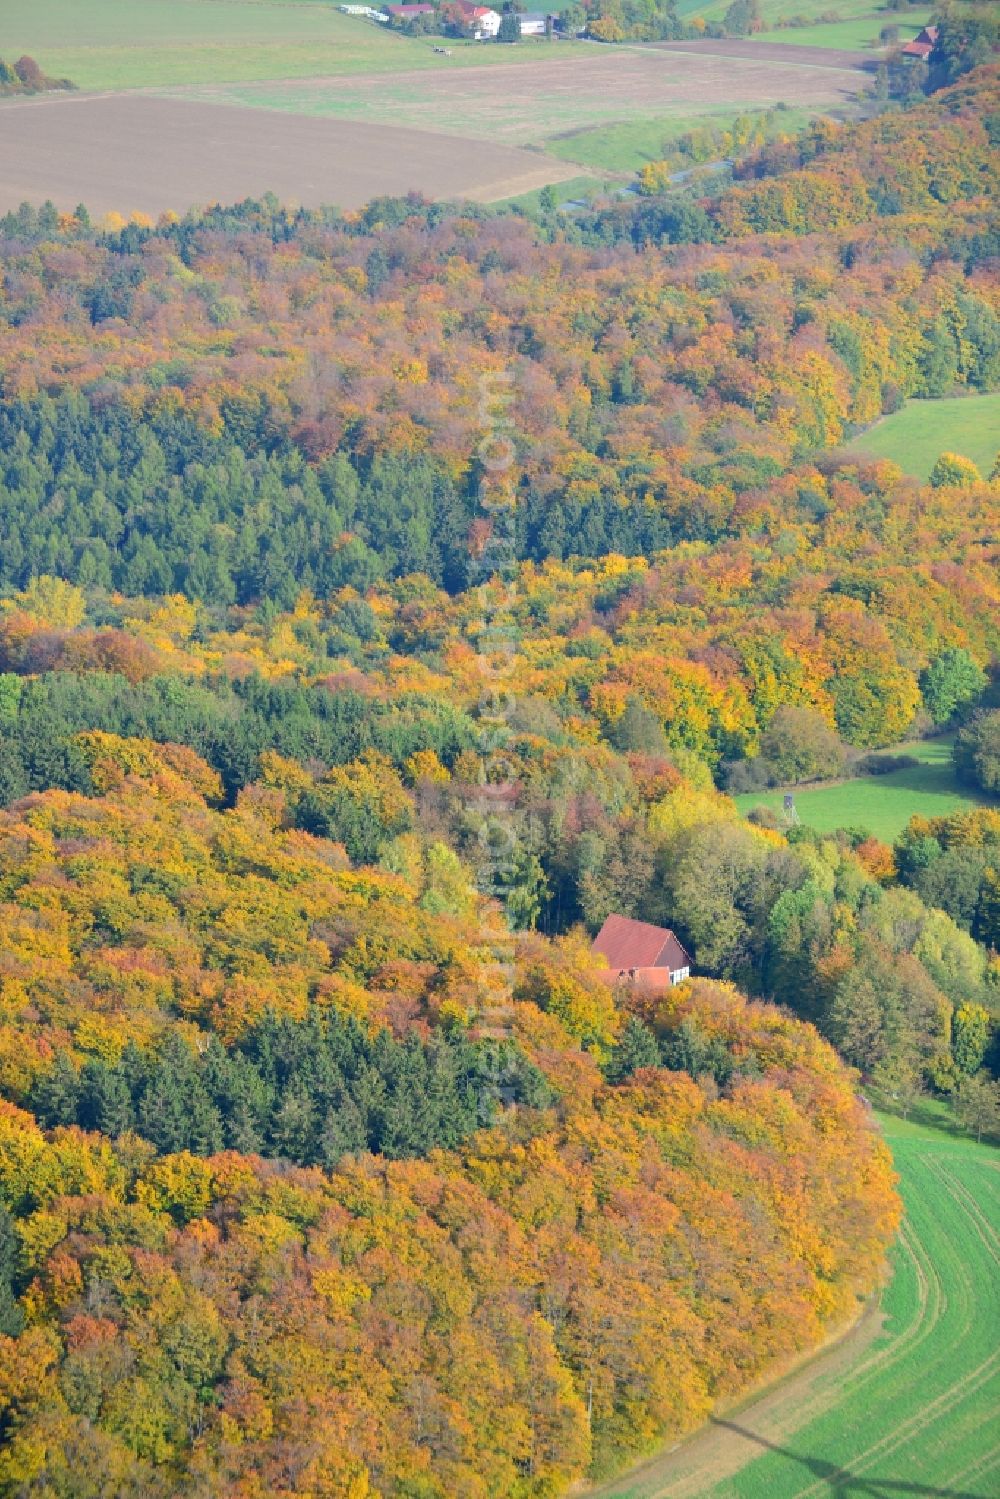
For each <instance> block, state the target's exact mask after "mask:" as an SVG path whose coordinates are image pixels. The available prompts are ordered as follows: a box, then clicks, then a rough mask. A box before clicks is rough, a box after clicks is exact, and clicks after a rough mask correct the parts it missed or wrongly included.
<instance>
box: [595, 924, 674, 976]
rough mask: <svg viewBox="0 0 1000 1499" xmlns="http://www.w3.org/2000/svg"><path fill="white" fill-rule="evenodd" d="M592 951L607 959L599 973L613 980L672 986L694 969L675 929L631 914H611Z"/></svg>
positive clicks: (596, 938)
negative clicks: (674, 931) (653, 924)
mask: <svg viewBox="0 0 1000 1499" xmlns="http://www.w3.org/2000/svg"><path fill="white" fill-rule="evenodd" d="M591 951H592V952H594V953H595V954H596V955H597V956H598V957H601V958H603V959H604V962H605V963H606V965H607V966H606V968H605V969H604V970H603V971H602V972H601V974H600V977H601V978H603V979H605V980H606V982H608V983H610V984H615V983H618V982H619V981H623V982H629V983H635V984H642V985H644V986H646V987H647V988H651V989H669V988H672V987H673V985H674V984H679V983H681V982H682V981H683V980H684V979H686V978H687V977H688V975H689V974H690V972H691V958H690V956H689V954H688V953H687V951H686V950H685V948H684V945H683V943H682V942H680V940H679V939H678V938H677V937H675V936H674V933H673V932H671V931H669V930H668V929H667V928H666V927H662V926H652V925H651V924H650V922H648V921H634V920H633V919H632V917H631V916H609V917H608V919H607V921H606V922H605V923H604V925H603V926H602V927H601V930H600V931H599V932H598V934H597V936H596V937H595V938H594V941H593V944H592V947H591Z"/></svg>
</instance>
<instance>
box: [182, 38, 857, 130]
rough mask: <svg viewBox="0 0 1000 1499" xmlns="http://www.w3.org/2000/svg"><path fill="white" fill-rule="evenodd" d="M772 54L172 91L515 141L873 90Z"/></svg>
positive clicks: (668, 56) (565, 58) (662, 52)
mask: <svg viewBox="0 0 1000 1499" xmlns="http://www.w3.org/2000/svg"><path fill="white" fill-rule="evenodd" d="M694 45H695V46H702V45H703V44H701V43H696V44H694ZM711 45H712V46H714V45H715V44H714V43H713V44H711ZM704 46H705V47H708V46H709V44H708V43H705V44H704ZM767 50H768V51H769V52H770V51H773V52H774V53H775V54H776V56H775V58H773V59H772V58H771V57H770V56H767V57H765V56H758V55H756V54H755V55H754V56H752V57H751V56H747V57H743V56H738V55H733V56H728V55H725V54H722V53H716V52H708V51H706V52H703V53H702V52H693V51H690V50H676V49H675V48H673V47H671V48H669V49H667V48H661V47H658V46H649V47H645V46H642V47H640V46H635V47H618V48H614V49H610V48H605V47H599V46H597V45H594V46H593V47H592V48H590V49H589V50H588V52H587V53H586V54H585V55H581V54H580V52H579V51H577V52H575V53H568V52H567V53H561V52H560V51H559V50H558V49H557V50H556V54H555V55H554V56H553V58H552V60H551V61H538V62H536V63H535V64H534V65H533V66H532V67H530V68H526V67H524V66H522V65H517V64H512V65H494V66H493V67H491V68H489V69H488V70H487V69H474V68H454V69H453V68H449V67H447V66H445V67H443V68H442V69H441V71H440V72H436V73H425V72H403V73H397V74H395V75H394V76H393V77H392V78H386V77H384V76H376V75H369V76H365V75H363V74H361V75H359V74H356V75H354V76H351V77H342V78H313V79H288V80H285V81H281V82H272V83H248V84H217V85H212V86H205V87H199V88H192V89H184V90H171V97H184V98H188V99H191V98H196V99H202V100H206V101H211V102H213V103H231V104H242V105H255V106H258V107H263V108H267V109H274V110H282V111H287V112H289V113H295V114H310V115H333V116H338V117H340V118H345V119H359V120H360V119H363V120H378V121H380V122H382V123H386V124H394V125H405V126H407V127H413V126H415V127H417V128H421V129H427V130H446V131H451V132H453V133H454V134H455V135H462V136H469V135H473V136H482V137H484V138H486V139H489V140H503V141H508V142H510V143H511V144H516V143H527V142H537V141H540V140H543V139H544V137H546V136H549V135H557V134H560V133H562V132H565V131H567V130H574V129H581V128H585V127H587V126H594V125H601V124H606V123H608V122H611V121H621V120H631V119H636V118H641V117H644V116H649V115H653V114H662V115H663V116H664V118H667V117H669V116H670V115H671V114H683V115H691V114H694V113H699V112H703V111H705V110H710V109H711V108H712V107H713V106H719V105H728V106H730V107H736V108H753V107H767V106H770V105H773V104H778V103H780V102H784V103H786V104H791V105H802V106H805V107H809V108H815V109H823V108H829V107H832V106H834V105H840V104H844V103H845V101H847V100H848V99H849V98H852V97H853V96H854V95H855V94H856V93H857V92H858V90H859V89H863V88H866V87H867V86H868V80H867V78H866V76H865V74H864V73H863V72H861V70H860V65H859V64H857V63H854V64H852V65H851V66H847V67H845V66H843V65H841V64H839V63H831V62H830V61H829V54H822V55H823V56H824V59H825V60H824V61H823V63H822V64H819V63H816V62H813V61H809V62H807V63H803V62H798V61H795V60H791V61H790V60H789V55H788V54H789V51H790V50H792V49H789V48H787V47H775V48H773V49H767Z"/></svg>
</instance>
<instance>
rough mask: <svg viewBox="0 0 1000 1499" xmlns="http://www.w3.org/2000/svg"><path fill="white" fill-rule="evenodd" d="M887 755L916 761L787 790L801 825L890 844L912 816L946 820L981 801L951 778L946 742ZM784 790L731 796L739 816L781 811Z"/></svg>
mask: <svg viewBox="0 0 1000 1499" xmlns="http://www.w3.org/2000/svg"><path fill="white" fill-rule="evenodd" d="M887 753H889V754H908V755H913V756H914V757H915V758H917V759H919V760H920V762H921V763H920V764H919V765H914V766H911V767H910V768H909V769H907V770H893V771H890V772H889V774H888V775H884V776H861V777H858V779H857V780H852V781H837V782H834V783H831V784H830V785H826V786H815V787H799V786H796V787H789V788H788V789H789V790H791V791H793V792H794V795H795V806H796V809H797V811H798V814H799V819H800V821H801V822H803V823H805V824H806V825H807V826H808V827H811V828H815V829H816V830H817V832H820V833H832V832H834V831H835V830H836V829H837V828H866V829H867V830H868V832H870V833H874V835H875V836H876V838H881V839H883V841H884V842H886V843H892V842H893V841H894V840H895V839H896V838H897V837H898V835H899V834H900V833H901V832H902V831H903V829H904V828H905V827H906V824H907V823H908V822H909V820H910V818H911V817H913V816H914V815H916V814H919V815H920V816H921V817H945V816H947V815H948V814H949V813H950V812H957V811H960V810H961V809H962V808H963V807H971V806H975V805H976V804H977V803H978V802H982V801H984V800H985V798H983V797H978V796H976V794H975V793H974V792H972V791H970V789H969V788H968V787H967V786H962V785H960V783H959V782H958V781H957V780H956V779H955V773H954V770H953V768H952V763H951V745H950V742H949V741H948V740H947V739H932V740H923V741H920V742H917V743H914V744H901V745H899V746H897V747H896V748H895V749H893V750H890V751H887ZM783 794H784V793H783V790H782V789H781V788H779V789H777V790H774V791H748V792H747V793H746V794H745V795H741V796H738V797H736V798H735V800H736V804H737V806H738V807H739V808H740V810H741V811H742V812H749V811H750V809H751V807H759V806H761V805H763V806H765V807H771V808H772V809H773V810H774V811H775V812H779V813H780V811H781V809H782V797H783Z"/></svg>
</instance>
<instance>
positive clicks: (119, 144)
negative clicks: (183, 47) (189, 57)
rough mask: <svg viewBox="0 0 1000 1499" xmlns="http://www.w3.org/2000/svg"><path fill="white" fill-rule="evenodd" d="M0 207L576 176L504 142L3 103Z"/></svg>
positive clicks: (177, 112)
mask: <svg viewBox="0 0 1000 1499" xmlns="http://www.w3.org/2000/svg"><path fill="white" fill-rule="evenodd" d="M0 122H2V125H0V212H3V211H6V210H7V209H11V208H15V207H16V206H17V205H18V203H20V202H23V201H27V202H29V203H35V204H39V203H43V202H44V201H45V200H46V199H48V198H50V199H51V200H52V202H53V203H55V205H56V207H57V208H62V209H72V208H73V207H75V205H76V204H77V203H80V202H83V203H86V204H87V206H88V208H89V209H90V210H91V212H92V213H106V212H108V211H110V210H117V211H118V212H120V213H124V214H129V213H132V212H135V211H139V212H144V213H149V214H154V215H155V214H158V213H160V212H162V211H164V210H166V209H174V210H176V211H178V212H182V211H184V210H185V209H187V208H189V207H191V206H192V205H195V204H207V203H214V202H224V203H232V202H237V201H239V200H240V199H242V198H245V197H249V196H259V195H260V194H261V193H263V192H266V191H268V190H271V191H273V192H275V193H277V194H278V196H279V197H281V198H282V199H284V200H286V201H290V202H298V203H303V204H308V205H315V204H318V203H336V204H338V205H339V206H341V207H343V208H353V207H358V206H359V205H361V204H363V203H366V202H368V201H369V199H371V198H373V197H377V196H379V195H381V194H383V193H389V194H399V193H405V192H408V191H410V190H417V191H420V192H423V193H425V194H426V195H427V196H428V197H431V198H452V197H461V198H471V199H474V200H475V201H478V202H491V201H493V200H496V199H500V198H510V197H513V196H515V195H516V194H518V193H525V192H530V191H532V189H534V188H538V187H542V186H543V185H544V184H545V183H546V182H558V181H562V180H563V179H565V178H569V177H573V176H576V175H577V174H578V170H579V169H578V168H576V167H574V166H573V165H572V164H570V163H564V162H561V161H557V160H555V158H552V157H542V156H539V155H537V154H532V153H530V152H527V151H522V150H518V149H517V148H516V147H513V146H508V145H492V146H490V147H488V148H484V146H483V144H482V142H481V141H478V140H463V139H460V138H456V137H455V136H450V135H440V134H431V133H430V132H426V133H423V132H419V131H413V130H406V131H403V130H400V129H398V128H395V127H393V126H391V125H380V124H375V123H359V122H352V121H346V120H343V121H342V120H320V119H308V118H305V117H303V116H301V115H299V116H294V115H286V116H283V117H280V118H278V117H276V116H275V115H274V114H273V113H270V112H268V111H266V110H261V109H225V108H220V107H219V106H217V105H214V104H206V103H199V102H195V101H194V100H190V99H186V100H179V99H159V98H154V97H151V96H148V95H140V94H107V95H89V96H87V95H75V96H73V95H71V96H68V97H67V96H60V97H58V98H52V97H41V98H37V99H31V100H25V101H20V100H18V101H11V102H9V103H5V104H3V105H0Z"/></svg>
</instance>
